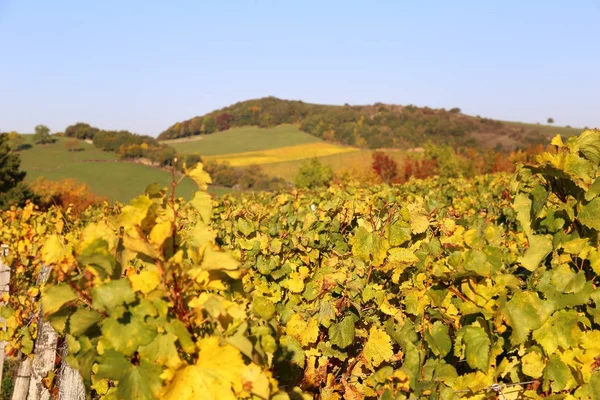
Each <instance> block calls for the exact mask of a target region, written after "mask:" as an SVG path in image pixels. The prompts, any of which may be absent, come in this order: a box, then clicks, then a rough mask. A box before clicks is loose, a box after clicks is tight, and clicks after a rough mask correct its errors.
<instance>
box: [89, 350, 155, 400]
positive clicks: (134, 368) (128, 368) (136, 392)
mask: <svg viewBox="0 0 600 400" xmlns="http://www.w3.org/2000/svg"><path fill="white" fill-rule="evenodd" d="M161 372H162V368H161V367H160V366H159V365H156V364H151V363H148V362H146V361H144V360H142V361H141V362H140V365H133V364H131V363H130V362H129V361H128V360H127V359H126V358H125V356H123V354H120V353H118V352H116V351H114V350H110V349H109V350H106V351H105V352H104V354H102V355H101V356H100V358H99V360H98V370H97V372H96V377H97V378H105V379H112V380H116V381H119V385H118V386H117V393H118V396H119V398H122V399H132V400H133V399H136V400H146V399H148V400H150V399H156V398H157V395H158V392H159V390H160V388H161V386H162V380H161V379H160V374H161Z"/></svg>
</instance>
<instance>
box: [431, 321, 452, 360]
mask: <svg viewBox="0 0 600 400" xmlns="http://www.w3.org/2000/svg"><path fill="white" fill-rule="evenodd" d="M425 339H426V340H427V344H429V347H430V348H431V351H433V354H435V355H436V356H442V357H445V356H446V354H448V353H449V352H450V350H451V349H452V341H451V340H450V335H448V327H447V326H446V325H444V324H443V323H442V322H441V321H436V322H434V323H433V325H432V326H431V330H429V331H427V332H426V333H425Z"/></svg>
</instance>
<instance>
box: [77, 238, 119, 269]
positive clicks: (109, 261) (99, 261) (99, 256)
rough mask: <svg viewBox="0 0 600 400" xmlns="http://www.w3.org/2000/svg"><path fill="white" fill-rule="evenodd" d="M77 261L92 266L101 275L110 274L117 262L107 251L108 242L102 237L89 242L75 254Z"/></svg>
mask: <svg viewBox="0 0 600 400" xmlns="http://www.w3.org/2000/svg"><path fill="white" fill-rule="evenodd" d="M77 262H79V263H80V264H82V265H89V266H91V267H93V268H94V269H95V270H96V271H98V272H99V273H100V275H101V276H103V277H106V275H112V274H113V272H114V269H115V266H116V264H117V261H116V260H115V258H114V257H113V256H112V255H111V254H110V253H109V251H108V242H107V241H106V240H104V239H96V240H94V241H92V242H89V244H88V245H87V246H86V247H85V248H84V249H83V250H82V251H81V252H80V253H79V254H78V255H77Z"/></svg>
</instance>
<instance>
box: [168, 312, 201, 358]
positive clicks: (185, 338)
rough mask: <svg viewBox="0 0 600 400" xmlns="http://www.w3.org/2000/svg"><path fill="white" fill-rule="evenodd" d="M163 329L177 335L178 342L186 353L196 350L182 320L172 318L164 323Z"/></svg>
mask: <svg viewBox="0 0 600 400" xmlns="http://www.w3.org/2000/svg"><path fill="white" fill-rule="evenodd" d="M165 329H166V331H167V332H169V333H172V334H174V335H175V336H177V339H178V340H179V344H180V345H181V348H182V349H183V351H185V352H186V353H188V354H192V353H195V352H196V344H195V343H194V341H193V340H192V336H191V335H190V333H189V332H188V330H187V328H186V327H185V325H184V324H183V322H181V321H180V320H178V319H174V320H172V321H171V322H169V324H167V325H165Z"/></svg>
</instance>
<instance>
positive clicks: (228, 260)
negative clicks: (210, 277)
mask: <svg viewBox="0 0 600 400" xmlns="http://www.w3.org/2000/svg"><path fill="white" fill-rule="evenodd" d="M239 266H240V263H239V261H237V260H236V259H235V258H233V256H232V255H231V254H229V253H226V252H223V251H218V250H214V249H213V248H212V247H210V246H207V247H206V249H205V250H204V258H203V259H202V263H201V264H200V267H201V268H202V269H203V270H205V271H213V270H227V271H233V270H236V269H238V268H239Z"/></svg>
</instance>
